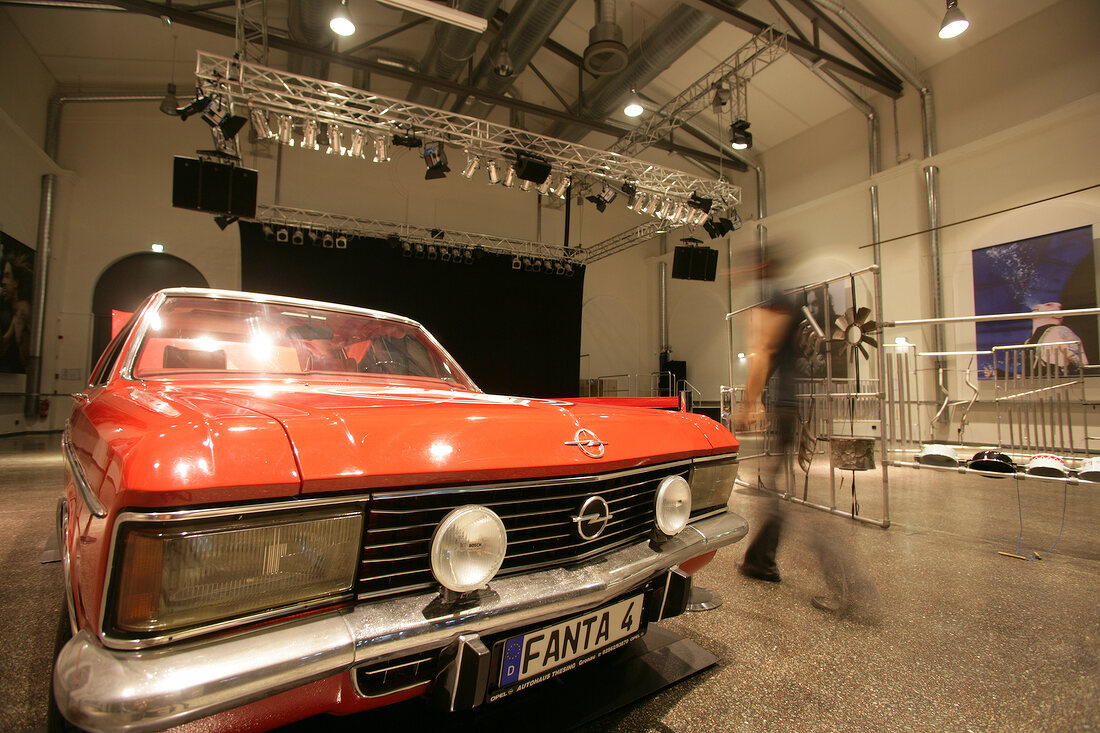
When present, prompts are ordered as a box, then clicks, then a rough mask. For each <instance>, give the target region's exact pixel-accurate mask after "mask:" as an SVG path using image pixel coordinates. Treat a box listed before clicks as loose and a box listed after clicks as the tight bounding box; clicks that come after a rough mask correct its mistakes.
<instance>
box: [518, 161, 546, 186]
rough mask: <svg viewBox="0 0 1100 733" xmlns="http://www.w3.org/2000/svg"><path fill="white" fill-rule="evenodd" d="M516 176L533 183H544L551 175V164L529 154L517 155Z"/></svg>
mask: <svg viewBox="0 0 1100 733" xmlns="http://www.w3.org/2000/svg"><path fill="white" fill-rule="evenodd" d="M516 176H517V177H518V178H520V179H521V180H524V181H530V182H531V183H544V182H545V181H546V179H547V178H549V177H550V164H549V163H547V162H546V161H545V160H540V159H539V158H532V157H531V156H529V155H517V156H516Z"/></svg>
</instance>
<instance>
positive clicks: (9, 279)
mask: <svg viewBox="0 0 1100 733" xmlns="http://www.w3.org/2000/svg"><path fill="white" fill-rule="evenodd" d="M33 291H34V250H33V249H31V248H30V247H28V246H27V245H25V244H23V243H22V242H20V241H18V240H16V239H14V238H12V237H9V236H8V235H7V234H4V233H3V232H0V372H6V373H8V374H26V373H27V356H28V355H29V353H30V346H31V294H32V292H33Z"/></svg>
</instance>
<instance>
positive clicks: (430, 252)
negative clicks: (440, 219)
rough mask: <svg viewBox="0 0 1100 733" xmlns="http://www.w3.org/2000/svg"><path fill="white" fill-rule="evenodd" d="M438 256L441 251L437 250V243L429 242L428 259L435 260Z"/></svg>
mask: <svg viewBox="0 0 1100 733" xmlns="http://www.w3.org/2000/svg"><path fill="white" fill-rule="evenodd" d="M438 257H439V251H438V250H436V248H435V245H434V244H429V245H428V259H429V260H434V259H436V258H438Z"/></svg>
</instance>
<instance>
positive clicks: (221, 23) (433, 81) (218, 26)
mask: <svg viewBox="0 0 1100 733" xmlns="http://www.w3.org/2000/svg"><path fill="white" fill-rule="evenodd" d="M111 4H112V5H115V6H118V7H120V8H122V9H124V10H127V11H130V12H133V13H138V14H141V15H148V16H151V17H155V18H159V17H161V16H166V17H167V18H168V19H169V20H171V21H172V22H173V23H179V24H180V25H185V26H188V27H191V28H198V29H199V30H203V31H207V32H208V33H214V34H217V35H222V36H226V37H229V38H236V36H237V30H236V27H235V25H234V24H233V23H231V22H229V21H227V20H222V19H220V18H216V17H211V16H207V15H198V14H195V13H191V12H188V11H186V10H181V9H180V8H179V7H177V6H174V5H161V4H159V3H152V2H148V0H111ZM268 46H269V48H271V49H274V50H278V51H283V52H286V53H296V54H301V55H303V56H310V57H313V58H316V59H320V60H322V61H329V62H331V63H335V64H340V65H342V66H345V67H348V68H351V69H361V70H363V71H367V72H370V73H372V74H378V75H380V76H385V77H388V78H391V79H398V80H400V81H406V82H409V83H410V84H428V85H431V86H433V87H435V88H437V89H443V90H445V91H448V92H453V93H455V94H461V95H472V96H477V97H480V98H481V99H484V100H485V101H487V102H491V103H493V104H495V105H499V106H502V107H504V108H506V109H516V110H520V111H522V112H529V113H531V114H534V115H539V116H540V117H544V118H547V119H551V120H555V121H560V122H565V123H568V124H575V125H580V126H582V127H584V128H586V129H588V130H591V131H593V132H599V133H603V134H605V135H611V136H612V137H615V138H618V137H620V136H621V135H623V134H624V133H626V132H628V128H625V127H622V126H619V125H612V124H608V123H606V122H601V121H598V120H591V119H586V118H583V117H578V116H576V115H573V114H570V113H568V112H561V111H558V110H556V109H551V108H550V107H544V106H542V105H539V104H533V103H531V102H525V101H523V100H521V99H516V98H514V97H509V96H505V95H499V94H491V93H489V92H486V91H485V90H483V89H477V88H475V87H471V86H467V85H465V84H460V83H458V82H454V81H450V80H448V79H439V78H436V77H434V76H429V75H427V74H422V73H419V72H415V71H409V70H408V69H402V68H399V67H395V66H390V65H387V64H381V63H378V62H376V61H371V60H369V59H363V58H358V57H355V56H349V55H348V54H345V53H339V52H337V51H330V50H327V49H322V48H317V47H315V46H310V45H308V44H305V43H298V42H296V41H292V40H290V39H289V38H285V37H283V36H279V35H276V34H274V33H269V35H268ZM653 147H655V148H658V149H660V150H665V151H667V152H670V153H676V154H679V155H690V156H691V157H693V158H696V159H698V160H703V161H706V162H709V163H713V164H715V165H718V164H723V165H727V166H728V165H730V162H729V160H728V159H725V158H722V157H720V156H717V155H714V154H713V153H709V152H707V151H702V150H696V149H695V148H690V147H686V146H683V145H679V144H676V143H673V142H671V141H668V140H662V141H658V142H656V143H654V145H653Z"/></svg>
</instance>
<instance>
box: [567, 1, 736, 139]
mask: <svg viewBox="0 0 1100 733" xmlns="http://www.w3.org/2000/svg"><path fill="white" fill-rule="evenodd" d="M718 23H719V21H718V19H717V18H715V17H714V16H712V15H710V14H708V13H704V12H702V11H699V10H695V9H694V8H691V7H688V6H687V5H684V4H678V5H676V6H675V7H673V8H672V9H671V10H669V11H668V12H667V13H665V15H664V17H662V18H661V19H660V20H659V21H657V22H656V23H654V24H653V27H652V28H650V30H649V32H648V33H646V35H645V37H644V38H642V39H641V40H640V41H638V43H637V44H635V46H634V47H633V48H631V49H630V54H629V57H628V60H627V63H626V67H625V68H623V70H622V71H620V72H619V73H617V74H609V75H607V76H602V77H600V79H599V80H597V81H596V83H595V84H593V85H592V87H591V89H587V90H585V93H584V104H583V106H582V107H581V108H580V109H579V110H577V112H578V114H579V116H581V117H585V118H590V119H604V118H606V117H609V116H611V115H612V114H614V113H615V112H617V111H618V110H617V107H618V106H619V104H620V103H621V102H622V100H623V99H625V98H626V96H627V95H628V94H630V93H631V90H632V89H634V88H638V89H640V88H642V87H644V86H645V85H646V84H648V83H649V82H651V81H653V80H654V79H656V78H657V76H659V75H660V74H661V72H663V71H664V70H665V69H667V68H668V67H669V66H671V65H672V64H673V62H675V61H676V60H677V59H679V58H680V57H681V56H683V55H684V54H685V53H687V52H688V51H689V50H691V48H692V47H693V46H694V45H695V44H696V43H698V42H699V41H700V40H702V38H703V37H704V36H705V35H707V34H708V33H710V32H711V31H712V30H713V29H714V28H715V27H717V25H718ZM587 132H588V131H587V130H586V129H584V128H583V127H580V126H579V125H570V124H565V123H558V124H556V125H554V126H553V127H552V128H551V129H550V130H549V131H548V132H547V133H546V134H548V135H549V136H550V137H556V138H560V139H562V140H576V139H578V138H580V137H583V136H584V135H585V134H586V133H587Z"/></svg>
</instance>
